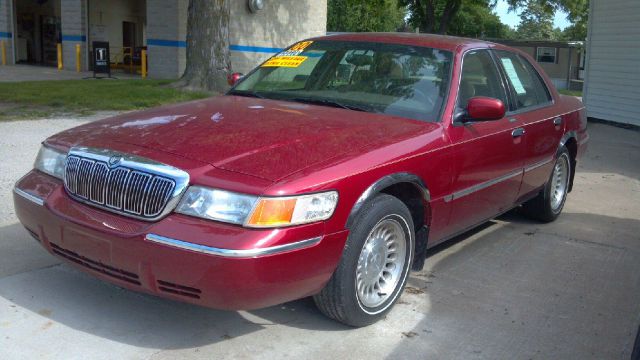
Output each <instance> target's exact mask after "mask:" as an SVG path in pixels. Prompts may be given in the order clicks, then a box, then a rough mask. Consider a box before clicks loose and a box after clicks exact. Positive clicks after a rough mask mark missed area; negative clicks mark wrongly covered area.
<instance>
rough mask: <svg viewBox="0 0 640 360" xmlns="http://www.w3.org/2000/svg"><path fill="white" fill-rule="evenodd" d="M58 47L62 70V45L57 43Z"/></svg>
mask: <svg viewBox="0 0 640 360" xmlns="http://www.w3.org/2000/svg"><path fill="white" fill-rule="evenodd" d="M56 47H57V49H58V70H62V44H61V43H57V44H56Z"/></svg>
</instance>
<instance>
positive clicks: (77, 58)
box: [76, 44, 82, 72]
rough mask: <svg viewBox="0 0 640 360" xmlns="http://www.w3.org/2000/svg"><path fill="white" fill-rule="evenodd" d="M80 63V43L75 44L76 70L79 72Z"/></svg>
mask: <svg viewBox="0 0 640 360" xmlns="http://www.w3.org/2000/svg"><path fill="white" fill-rule="evenodd" d="M81 69H82V64H80V44H76V71H77V72H80V70H81Z"/></svg>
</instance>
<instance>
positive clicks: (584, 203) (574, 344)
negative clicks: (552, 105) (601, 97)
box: [0, 120, 640, 359]
mask: <svg viewBox="0 0 640 360" xmlns="http://www.w3.org/2000/svg"><path fill="white" fill-rule="evenodd" d="M82 121H83V120H79V121H77V120H69V121H62V122H58V121H51V120H43V121H34V122H13V123H0V133H3V134H5V137H7V135H6V134H10V135H9V136H8V138H9V140H7V141H3V142H0V151H1V153H2V154H13V155H12V156H7V157H5V159H4V161H3V162H0V174H2V176H3V178H2V179H3V182H2V191H3V194H2V199H1V200H2V201H1V203H0V211H1V212H0V215H2V216H1V217H0V358H3V359H21V358H35V357H38V358H45V359H80V358H91V359H113V358H118V359H170V358H176V357H180V358H184V359H212V358H222V357H225V358H227V357H228V358H266V359H274V358H302V357H304V358H313V359H341V358H349V359H364V358H367V359H371V358H420V359H425V358H426V359H443V358H447V359H498V358H499V359H530V358H532V359H628V358H629V357H630V355H631V351H632V348H633V345H634V339H635V336H636V332H637V330H638V325H639V324H640V261H639V259H640V180H639V179H640V132H637V131H631V130H624V129H619V128H615V127H611V126H608V125H603V124H590V132H591V135H592V138H591V139H592V140H591V144H590V149H589V152H588V153H587V156H586V158H585V159H583V161H582V162H581V163H580V164H579V169H578V174H577V176H576V182H575V187H574V191H573V192H572V193H571V194H570V196H569V199H568V201H567V204H566V206H565V210H564V213H563V214H562V215H561V217H560V218H559V219H558V221H556V222H554V223H552V224H539V223H536V222H532V221H529V220H527V219H526V218H524V217H522V216H520V215H518V214H517V213H509V214H507V215H505V216H503V217H501V218H500V219H498V220H495V221H492V222H489V223H487V224H485V225H484V226H482V227H480V228H479V229H476V230H474V231H472V232H470V233H467V234H465V235H463V236H461V237H458V238H457V239H454V240H453V241H451V242H450V243H448V244H445V245H444V246H439V247H438V248H437V249H435V250H434V251H432V252H431V255H430V257H429V258H428V260H427V266H426V269H425V270H424V271H422V272H419V273H414V274H412V276H411V278H410V281H409V288H408V289H407V290H406V291H405V293H404V294H403V296H402V297H401V299H400V302H399V303H398V304H397V305H396V306H395V308H394V309H393V311H392V312H391V313H390V315H389V316H388V317H387V319H385V320H384V321H381V322H379V323H377V324H375V325H373V326H370V327H367V328H362V329H349V328H346V327H344V326H342V325H339V324H337V323H334V322H332V321H331V320H328V319H326V318H324V317H323V316H322V315H321V314H320V313H319V312H318V311H317V310H316V309H315V307H314V305H313V302H312V301H310V300H309V299H303V300H299V301H295V302H291V303H287V304H283V305H280V306H275V307H272V308H268V309H263V310H257V311H248V312H247V311H241V312H224V311H216V310H211V309H205V308H201V307H197V306H193V305H186V304H182V303H177V302H173V301H168V300H163V299H158V298H155V297H152V296H147V295H142V294H138V293H134V292H130V291H126V290H122V289H120V288H117V287H115V286H113V285H110V284H107V283H104V282H101V281H98V280H96V279H94V278H92V277H91V276H89V275H86V274H84V273H82V272H80V271H77V270H76V269H75V268H73V267H71V266H69V265H66V264H59V262H58V261H57V260H56V259H54V258H53V257H52V256H50V255H48V254H47V253H46V252H45V251H44V250H43V249H41V248H40V246H39V245H38V244H37V243H36V242H35V241H33V240H32V239H31V238H30V237H29V235H28V234H27V233H26V231H24V230H23V229H22V227H21V226H20V225H19V224H18V223H17V220H16V219H15V217H14V215H13V214H12V202H11V201H10V199H7V197H5V193H6V192H8V191H10V187H9V185H10V182H11V181H15V180H16V179H17V178H18V177H19V176H21V175H22V173H23V172H24V171H26V169H28V168H30V167H31V164H32V162H33V159H34V157H35V153H36V152H37V148H38V143H39V142H40V141H41V140H42V139H43V138H44V137H45V136H47V135H48V134H51V133H54V132H56V131H59V130H61V129H63V128H66V127H68V126H71V125H75V124H78V123H80V122H82ZM10 124H18V125H19V126H15V125H13V126H14V127H12V128H11V129H9V128H7V126H10Z"/></svg>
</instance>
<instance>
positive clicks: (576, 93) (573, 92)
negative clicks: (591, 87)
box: [558, 90, 582, 96]
mask: <svg viewBox="0 0 640 360" xmlns="http://www.w3.org/2000/svg"><path fill="white" fill-rule="evenodd" d="M558 92H559V93H560V94H562V95H571V96H582V91H581V90H558Z"/></svg>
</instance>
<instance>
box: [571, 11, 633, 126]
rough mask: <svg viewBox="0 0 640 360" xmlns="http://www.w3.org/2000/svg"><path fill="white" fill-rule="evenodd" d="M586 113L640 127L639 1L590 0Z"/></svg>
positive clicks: (585, 92)
mask: <svg viewBox="0 0 640 360" xmlns="http://www.w3.org/2000/svg"><path fill="white" fill-rule="evenodd" d="M585 71H586V74H585V86H584V93H583V101H584V103H585V105H586V107H587V116H589V117H592V118H597V119H602V120H609V121H614V122H618V123H625V124H632V125H637V126H640V86H638V84H640V0H591V3H590V9H589V34H588V37H587V61H586V69H585Z"/></svg>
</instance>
